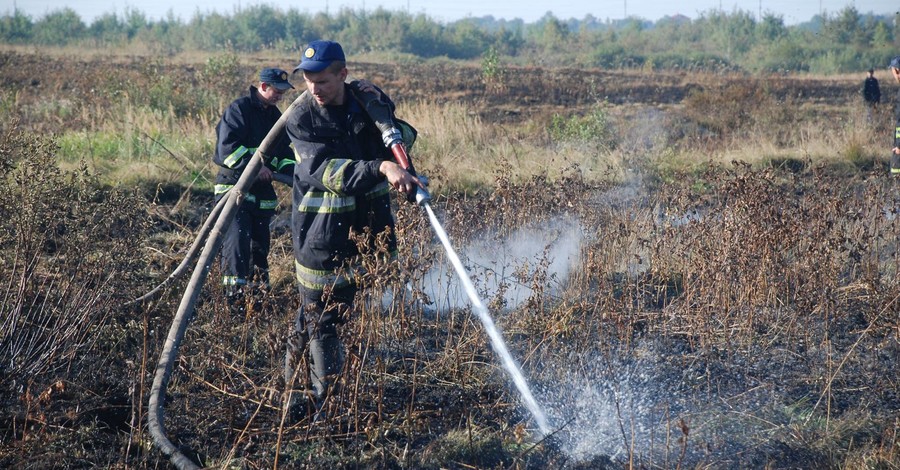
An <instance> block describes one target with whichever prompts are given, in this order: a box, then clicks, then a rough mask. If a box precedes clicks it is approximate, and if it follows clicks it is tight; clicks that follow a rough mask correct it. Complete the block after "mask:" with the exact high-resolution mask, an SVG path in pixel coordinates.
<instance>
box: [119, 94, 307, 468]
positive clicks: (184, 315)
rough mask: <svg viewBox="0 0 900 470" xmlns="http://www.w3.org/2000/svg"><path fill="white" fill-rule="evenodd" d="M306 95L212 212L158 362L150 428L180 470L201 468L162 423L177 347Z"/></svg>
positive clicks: (275, 127)
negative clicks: (248, 197) (234, 225)
mask: <svg viewBox="0 0 900 470" xmlns="http://www.w3.org/2000/svg"><path fill="white" fill-rule="evenodd" d="M305 94H306V92H304V93H303V94H301V95H300V96H299V97H297V99H295V100H294V102H293V103H291V105H290V106H288V108H287V109H286V110H285V111H284V113H282V115H281V117H280V118H279V119H278V121H277V122H276V123H275V125H273V126H272V129H271V130H269V133H268V134H267V135H266V138H265V139H263V141H262V143H260V144H259V147H258V148H257V150H256V152H255V153H254V154H253V157H252V158H251V159H250V161H249V162H248V163H247V167H246V168H245V169H244V171H243V173H242V174H241V177H240V178H239V179H238V181H237V183H236V184H235V185H234V187H233V188H231V190H230V191H229V193H228V194H227V195H226V196H225V197H223V198H222V201H225V202H224V203H221V201H220V204H221V205H222V208H221V209H220V210H219V213H217V211H216V209H213V211H212V212H211V213H210V215H209V217H208V219H207V222H206V223H205V224H204V227H206V226H207V225H212V221H213V220H214V221H215V225H212V228H211V229H210V230H209V237H208V238H207V240H206V243H205V244H204V245H203V251H202V252H201V254H200V257H199V258H198V259H197V264H196V267H195V268H194V272H193V274H192V275H191V280H190V282H189V283H188V285H187V287H186V288H185V291H184V295H183V296H182V297H181V303H180V305H179V306H178V311H177V312H176V314H175V318H174V319H173V320H172V326H171V327H169V333H168V335H167V336H166V341H165V344H164V346H163V350H162V353H160V357H159V363H158V364H157V366H156V373H155V375H154V377H153V386H152V387H151V389H150V400H149V412H148V417H147V421H148V424H147V425H148V428H149V430H150V435H151V436H152V437H153V443H154V445H156V447H158V448H159V450H160V451H162V453H163V454H165V455H166V456H167V457H169V461H171V462H172V464H173V465H175V467H176V468H178V469H179V470H194V469H199V467H198V466H197V465H196V464H195V463H194V462H193V461H192V460H191V459H190V458H188V457H187V456H186V455H184V453H182V452H181V451H180V450H179V449H178V448H177V447H176V446H175V445H174V444H173V443H172V441H170V440H169V438H168V437H166V432H165V426H164V422H163V420H164V416H163V404H164V397H165V393H166V388H167V386H168V383H169V379H170V377H171V375H172V367H173V365H174V363H175V359H176V357H177V356H178V348H179V346H180V345H181V341H182V340H183V339H184V334H185V331H186V330H187V325H188V321H189V320H190V319H191V317H192V314H193V312H194V306H195V304H196V303H197V298H198V297H199V295H200V289H201V287H203V283H204V282H205V281H206V276H207V274H208V273H209V269H210V266H211V265H212V261H213V259H214V258H215V256H216V253H217V252H218V251H219V248H220V247H221V245H222V235H223V234H224V233H225V231H226V230H227V229H228V226H229V225H230V224H231V221H232V220H233V219H234V216H235V214H236V213H237V209H238V206H239V201H241V200H242V199H243V197H244V194H245V193H246V190H247V188H249V187H250V185H251V184H252V183H253V181H254V180H255V179H256V175H257V173H259V169H260V168H261V166H262V158H263V157H262V156H263V155H264V154H265V153H266V151H267V150H268V149H269V147H270V146H271V145H272V143H273V142H274V141H275V140H276V136H278V134H279V133H281V131H282V130H283V129H284V123H285V121H286V120H287V117H288V116H289V115H290V114H291V112H292V111H293V109H294V108H295V107H296V106H297V105H298V104H299V102H300V100H301V99H302V98H303V96H304V95H305ZM217 207H218V205H217ZM202 232H203V230H201V233H200V234H199V236H198V237H197V241H195V242H194V245H197V246H199V241H200V240H201V239H202V238H203V236H204V233H202ZM193 250H194V248H193V246H192V251H193ZM184 264H187V263H184ZM173 275H174V273H173ZM171 277H172V276H170V278H171ZM168 281H169V279H167V280H166V282H168ZM154 291H155V290H154ZM148 295H149V294H148ZM136 300H137V299H136ZM136 300H135V301H136Z"/></svg>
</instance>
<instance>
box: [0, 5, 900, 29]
mask: <svg viewBox="0 0 900 470" xmlns="http://www.w3.org/2000/svg"><path fill="white" fill-rule="evenodd" d="M260 4H268V5H273V6H276V7H277V8H281V9H288V8H296V9H297V10H299V11H302V12H309V13H318V12H326V11H327V12H331V13H334V12H336V11H338V10H339V9H341V8H350V9H354V10H357V9H364V10H367V11H372V10H375V9H377V8H379V7H383V8H385V9H387V10H392V11H397V10H405V11H409V12H410V13H413V14H419V13H424V14H426V15H428V16H430V17H432V18H434V19H437V20H441V21H455V20H459V19H462V18H465V17H469V16H471V17H482V16H488V15H491V16H494V17H495V18H504V19H509V20H511V19H515V18H519V19H522V20H524V21H525V22H528V23H531V22H534V21H537V20H538V19H540V18H541V17H543V16H544V15H545V14H547V13H548V12H552V13H553V16H555V17H557V18H562V19H568V18H576V19H581V18H584V17H585V16H587V15H591V16H594V17H595V18H599V19H604V20H605V19H621V18H625V17H628V16H636V17H640V18H644V19H648V20H652V21H656V20H659V19H660V18H663V17H665V16H674V15H684V16H687V17H689V18H697V17H698V16H700V14H702V13H704V12H708V11H710V10H714V9H721V10H725V11H727V12H731V11H735V10H743V11H749V12H752V13H754V14H756V15H760V14H762V15H765V14H767V13H774V14H776V15H780V16H782V17H783V18H784V21H785V23H786V24H795V23H802V22H805V21H809V20H810V19H811V18H812V17H813V16H814V15H818V14H823V13H825V14H834V13H837V12H839V11H841V10H842V9H844V8H846V7H848V6H853V7H855V8H856V9H857V10H858V11H859V12H860V13H863V14H866V13H874V14H876V15H887V14H892V13H895V12H897V11H898V6H897V3H896V2H895V1H893V0H855V1H854V0H818V1H811V0H803V1H799V2H798V1H794V0H730V1H729V0H687V1H683V2H668V1H664V0H637V1H636V0H632V1H630V2H629V1H628V0H600V1H595V0H570V1H562V2H553V3H552V4H548V3H547V2H544V1H540V0H521V1H515V2H513V1H509V0H505V1H499V2H483V1H478V0H457V1H453V2H433V1H425V0H368V1H366V0H356V1H346V0H338V1H325V2H317V3H312V2H307V3H305V4H290V3H278V2H267V1H258V0H225V1H222V0H192V1H184V2H179V1H175V0H162V1H157V0H81V1H78V2H71V1H68V0H30V1H19V0H0V14H9V13H11V12H12V11H14V9H18V10H20V11H22V12H24V13H25V14H27V15H31V16H32V17H35V18H37V17H41V16H43V15H45V14H47V13H49V12H51V11H54V10H59V9H62V8H66V7H68V8H72V9H73V10H75V12H77V13H78V14H79V15H80V16H81V17H82V19H83V20H84V21H85V22H86V23H90V22H91V21H93V20H94V19H95V18H97V17H98V16H100V15H103V14H105V13H116V14H120V15H121V14H123V13H124V12H125V11H126V10H128V9H136V10H138V11H141V12H143V13H145V14H146V15H147V16H148V17H150V18H153V19H161V18H165V17H166V16H167V15H168V14H169V12H171V13H172V14H173V15H174V16H175V17H176V18H179V17H180V18H181V19H182V20H189V19H190V18H191V17H192V16H193V15H194V14H195V13H198V12H199V13H204V14H207V13H212V12H218V13H222V14H230V13H233V12H234V11H236V10H240V9H242V8H247V7H249V6H253V5H260Z"/></svg>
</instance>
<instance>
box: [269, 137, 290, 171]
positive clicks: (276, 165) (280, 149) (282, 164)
mask: <svg viewBox="0 0 900 470" xmlns="http://www.w3.org/2000/svg"><path fill="white" fill-rule="evenodd" d="M290 143H291V142H290V140H289V139H288V136H287V132H285V131H282V132H281V135H280V136H279V137H278V140H277V141H276V143H275V145H273V146H272V147H273V149H274V150H270V151H269V153H268V155H267V156H269V160H268V165H269V168H270V169H271V170H272V171H274V172H276V173H281V174H284V175H293V174H294V164H296V163H297V162H296V159H295V157H294V151H293V149H291V146H290Z"/></svg>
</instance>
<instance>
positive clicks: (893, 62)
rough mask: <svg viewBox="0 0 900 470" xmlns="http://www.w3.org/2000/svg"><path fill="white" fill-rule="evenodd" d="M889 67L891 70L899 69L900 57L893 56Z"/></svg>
mask: <svg viewBox="0 0 900 470" xmlns="http://www.w3.org/2000/svg"><path fill="white" fill-rule="evenodd" d="M889 67H890V68H892V69H900V55H898V56H894V58H893V59H891V65H889Z"/></svg>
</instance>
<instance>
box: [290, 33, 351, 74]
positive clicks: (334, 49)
mask: <svg viewBox="0 0 900 470" xmlns="http://www.w3.org/2000/svg"><path fill="white" fill-rule="evenodd" d="M336 60H339V61H341V62H345V61H346V60H347V59H346V58H344V49H343V48H342V47H341V45H340V44H338V43H336V42H334V41H324V40H319V41H313V42H311V43H309V45H308V46H306V49H305V50H304V51H303V56H302V57H301V58H300V65H298V66H297V68H295V69H294V72H296V71H298V70H304V71H307V72H321V71H323V70H325V69H326V68H327V67H328V66H329V65H331V63H332V62H334V61H336Z"/></svg>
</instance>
